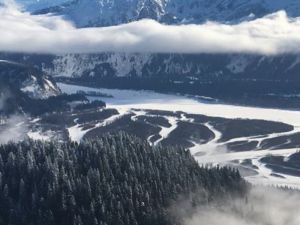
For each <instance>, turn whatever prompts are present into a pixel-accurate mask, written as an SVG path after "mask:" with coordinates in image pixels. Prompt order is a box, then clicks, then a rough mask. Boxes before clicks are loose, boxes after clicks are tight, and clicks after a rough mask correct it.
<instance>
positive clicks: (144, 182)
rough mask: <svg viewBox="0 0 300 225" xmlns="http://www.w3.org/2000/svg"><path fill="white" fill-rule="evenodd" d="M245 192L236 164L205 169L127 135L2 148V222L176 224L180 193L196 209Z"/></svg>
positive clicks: (180, 152)
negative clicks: (174, 211) (174, 209)
mask: <svg viewBox="0 0 300 225" xmlns="http://www.w3.org/2000/svg"><path fill="white" fill-rule="evenodd" d="M199 190H201V193H202V194H201V197H200V195H199V198H198V197H197V196H198V195H197V193H198V192H199ZM246 191H247V184H246V183H245V181H244V180H243V179H242V178H241V176H240V174H239V173H238V171H236V170H233V169H229V168H218V167H217V168H202V167H200V166H199V165H198V164H197V162H196V161H195V160H194V159H193V157H192V156H191V154H190V153H189V152H188V151H186V150H184V149H181V148H171V147H170V148H166V147H164V148H163V147H151V146H149V144H148V143H147V142H144V141H141V140H140V139H137V138H135V137H132V136H128V135H127V134H124V133H119V134H116V135H106V136H104V137H101V138H98V139H97V140H86V141H84V142H82V143H80V144H78V143H74V142H67V143H56V142H36V141H24V142H21V143H10V144H7V145H1V146H0V224H6V225H35V224H36V225H41V224H43V225H69V224H70V225H117V224H118V225H168V224H179V221H174V218H172V217H171V216H170V215H169V212H168V209H169V208H170V207H171V206H172V205H174V204H175V203H176V201H177V200H178V198H179V197H184V198H185V199H190V200H189V203H188V204H191V205H192V206H195V207H197V206H199V205H201V204H208V203H209V202H211V201H213V200H214V199H215V198H218V197H220V196H225V195H226V196H232V197H234V196H237V195H238V196H243V195H244V194H245V193H246Z"/></svg>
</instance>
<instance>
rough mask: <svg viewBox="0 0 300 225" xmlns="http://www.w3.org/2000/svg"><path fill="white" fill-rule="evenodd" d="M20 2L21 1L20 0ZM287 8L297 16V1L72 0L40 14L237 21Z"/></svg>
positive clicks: (85, 19)
mask: <svg viewBox="0 0 300 225" xmlns="http://www.w3.org/2000/svg"><path fill="white" fill-rule="evenodd" d="M19 1H20V0H19ZM61 1H62V0H61ZM278 10H286V11H287V13H288V15H289V16H299V15H300V2H299V0H284V1H282V0H235V1H233V0H214V1H212V0H185V1H182V0H88V1H87V0H73V1H72V2H68V3H66V4H63V5H61V6H56V7H50V8H44V9H43V10H41V11H39V13H47V12H52V13H56V14H60V15H64V16H65V17H66V18H68V19H70V20H72V21H74V22H75V24H77V26H80V27H83V26H109V25H115V24H121V23H127V22H130V21H134V20H138V19H141V18H152V19H155V20H158V21H160V22H163V23H169V24H179V23H202V22H205V21H206V20H216V21H222V22H237V21H240V20H246V19H253V18H256V17H261V16H264V15H266V14H269V13H272V12H275V11H278Z"/></svg>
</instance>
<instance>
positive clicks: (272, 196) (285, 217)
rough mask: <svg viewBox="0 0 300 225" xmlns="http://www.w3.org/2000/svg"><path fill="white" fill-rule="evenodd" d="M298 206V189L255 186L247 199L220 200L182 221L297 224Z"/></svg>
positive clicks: (213, 224) (221, 224)
mask: <svg viewBox="0 0 300 225" xmlns="http://www.w3.org/2000/svg"><path fill="white" fill-rule="evenodd" d="M179 206H181V205H179ZM299 207H300V194H299V191H297V192H296V191H288V190H285V191H283V190H279V189H273V188H271V187H268V188H262V187H253V188H252V190H251V191H250V193H249V195H248V198H247V199H231V200H228V201H227V202H218V203H217V205H216V206H208V207H206V206H204V207H202V208H198V209H197V210H196V211H194V212H193V213H192V215H189V216H184V215H183V218H184V219H183V221H184V222H183V224H184V225H225V224H228V225H298V224H300V215H299ZM181 210H182V209H181Z"/></svg>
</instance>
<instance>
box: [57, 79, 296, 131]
mask: <svg viewBox="0 0 300 225" xmlns="http://www.w3.org/2000/svg"><path fill="white" fill-rule="evenodd" d="M58 86H59V87H60V88H61V90H62V91H63V92H65V93H68V94H72V93H76V92H77V91H79V90H83V91H100V92H101V93H106V94H109V95H112V96H114V98H105V99H104V98H101V97H90V99H99V98H100V99H102V100H104V101H105V102H106V103H107V106H108V107H109V108H123V109H156V110H164V111H181V112H186V113H190V114H201V115H207V116H212V117H222V118H227V119H236V118H241V119H260V120H268V121H277V122H283V123H287V124H291V125H293V126H296V127H297V126H299V127H300V111H291V110H281V109H266V108H257V107H247V106H236V105H225V104H208V103H205V102H200V101H197V100H194V99H192V98H188V97H185V96H181V95H169V94H160V93H156V92H153V91H133V90H117V89H105V88H99V89H98V88H89V87H82V86H76V85H69V84H63V83H59V84H58Z"/></svg>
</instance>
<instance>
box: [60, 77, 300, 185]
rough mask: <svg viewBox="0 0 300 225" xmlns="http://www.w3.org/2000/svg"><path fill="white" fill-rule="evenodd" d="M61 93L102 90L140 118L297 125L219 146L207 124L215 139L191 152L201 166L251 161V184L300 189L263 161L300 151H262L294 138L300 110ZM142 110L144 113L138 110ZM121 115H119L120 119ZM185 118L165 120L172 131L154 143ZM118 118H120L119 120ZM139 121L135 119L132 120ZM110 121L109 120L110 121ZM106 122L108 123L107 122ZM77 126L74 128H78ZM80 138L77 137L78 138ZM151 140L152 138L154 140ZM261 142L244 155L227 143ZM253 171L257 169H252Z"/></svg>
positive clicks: (71, 88) (128, 94) (122, 93)
mask: <svg viewBox="0 0 300 225" xmlns="http://www.w3.org/2000/svg"><path fill="white" fill-rule="evenodd" d="M58 85H59V87H60V88H61V90H62V91H63V92H65V93H68V94H71V93H76V92H77V91H79V90H83V91H100V92H101V93H106V94H109V95H112V96H114V97H113V98H105V99H103V98H100V99H102V100H104V101H105V102H106V103H107V106H108V108H115V109H117V110H118V111H119V112H120V115H124V114H126V113H128V112H135V114H136V113H137V112H138V114H136V115H137V116H138V115H144V114H145V112H144V111H143V110H147V109H150V110H164V111H180V112H184V113H188V114H199V115H206V116H211V117H221V118H227V119H237V118H240V119H260V120H267V121H276V122H283V123H286V124H290V125H293V126H294V130H293V131H290V132H286V133H276V134H269V135H264V136H254V137H242V138H236V139H232V140H230V141H228V142H225V143H219V142H218V140H220V138H221V137H222V134H221V133H220V132H219V131H218V130H216V129H215V128H214V127H213V126H212V125H211V124H209V123H206V124H203V125H205V126H206V127H207V128H208V129H210V130H211V131H212V132H213V133H214V136H215V138H214V139H213V140H211V141H210V142H208V143H207V144H198V143H195V142H193V143H194V145H195V146H194V147H192V148H191V149H190V150H191V153H192V154H193V155H194V156H195V158H196V160H197V161H198V162H199V163H200V164H222V165H224V164H232V162H233V161H237V162H241V161H243V160H246V159H248V160H251V161H252V163H253V165H254V166H257V167H258V169H256V170H255V171H256V172H257V174H256V175H250V176H248V177H246V179H248V181H250V182H252V183H256V184H268V185H279V186H280V185H281V186H290V187H295V188H299V189H300V177H294V176H288V175H284V174H278V173H277V174H278V175H280V176H273V172H272V170H270V169H268V168H267V167H266V166H265V165H264V164H263V163H261V162H260V161H259V160H260V159H261V158H263V157H266V156H268V155H277V156H278V155H279V156H284V157H288V156H290V155H291V154H294V153H296V152H297V149H295V148H291V149H278V150H271V149H269V150H259V144H260V143H261V141H262V140H264V139H267V138H273V137H278V136H284V135H291V134H294V133H297V132H299V131H300V111H290V110H280V109H267V108H257V107H245V106H234V105H225V104H210V103H206V102H201V101H196V100H194V99H191V98H188V97H185V96H181V95H170V94H160V93H155V92H152V91H133V90H116V89H103V88H100V89H97V88H88V87H81V86H76V85H68V84H63V83H59V84H58ZM90 99H91V100H94V99H99V97H97V98H96V97H90ZM135 109H139V110H142V111H137V110H135ZM120 115H119V116H120ZM181 117H182V118H179V119H178V118H173V117H165V118H166V119H167V120H168V121H169V123H170V124H171V127H170V128H166V127H161V128H162V129H161V132H160V136H161V138H160V139H159V140H158V141H156V142H155V143H153V144H158V143H159V142H161V141H162V140H163V139H165V138H167V137H168V135H169V134H170V132H172V131H173V130H174V129H176V127H177V122H178V121H188V120H189V119H188V118H186V117H185V116H181ZM117 118H118V117H117ZM117 118H115V117H114V118H110V119H108V120H114V119H117ZM132 119H135V118H132ZM107 122H109V121H107ZM104 123H105V121H104ZM74 128H75V127H73V128H71V129H74ZM79 135H80V132H79ZM75 136H76V135H75V134H74V137H75ZM150 138H151V137H149V138H148V140H150ZM247 140H249V141H250V140H251V141H258V145H257V149H258V150H257V151H244V152H228V151H227V150H226V147H225V145H224V144H226V143H229V142H233V141H247ZM249 169H252V170H253V168H249Z"/></svg>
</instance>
